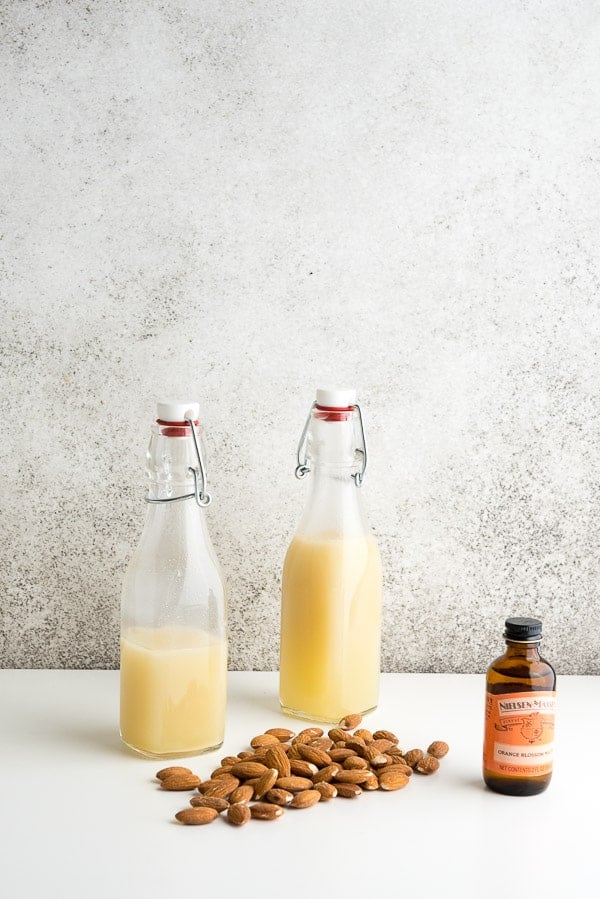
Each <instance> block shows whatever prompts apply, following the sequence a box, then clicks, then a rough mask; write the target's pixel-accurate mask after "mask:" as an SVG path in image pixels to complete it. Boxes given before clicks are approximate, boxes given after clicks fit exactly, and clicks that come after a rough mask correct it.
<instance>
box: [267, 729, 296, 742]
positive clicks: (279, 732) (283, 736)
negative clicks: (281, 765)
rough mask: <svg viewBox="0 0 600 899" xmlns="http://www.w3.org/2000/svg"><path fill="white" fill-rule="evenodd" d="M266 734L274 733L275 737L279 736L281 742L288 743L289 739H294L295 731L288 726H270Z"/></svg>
mask: <svg viewBox="0 0 600 899" xmlns="http://www.w3.org/2000/svg"><path fill="white" fill-rule="evenodd" d="M265 733H266V734H273V736H274V737H277V739H278V740H279V742H280V743H287V742H288V740H291V739H293V737H294V731H293V730H288V729H287V728H286V727H270V728H269V730H266V731H265Z"/></svg>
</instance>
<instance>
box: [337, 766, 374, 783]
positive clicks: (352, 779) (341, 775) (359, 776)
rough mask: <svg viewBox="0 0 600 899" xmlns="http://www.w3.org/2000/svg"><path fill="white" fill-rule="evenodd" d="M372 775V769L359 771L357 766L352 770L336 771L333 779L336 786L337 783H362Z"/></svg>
mask: <svg viewBox="0 0 600 899" xmlns="http://www.w3.org/2000/svg"><path fill="white" fill-rule="evenodd" d="M374 776H375V775H374V774H373V772H372V771H369V770H367V771H365V770H363V771H361V770H360V769H358V768H357V769H355V770H354V771H347V770H344V771H338V773H337V774H336V775H335V777H334V778H333V780H334V783H335V785H336V786H337V785H338V784H363V783H365V781H367V780H369V778H371V777H374Z"/></svg>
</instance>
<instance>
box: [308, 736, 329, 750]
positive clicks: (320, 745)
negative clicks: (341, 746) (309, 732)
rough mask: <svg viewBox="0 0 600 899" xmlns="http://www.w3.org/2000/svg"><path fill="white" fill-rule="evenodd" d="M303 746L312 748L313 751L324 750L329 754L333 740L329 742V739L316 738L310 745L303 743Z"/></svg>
mask: <svg viewBox="0 0 600 899" xmlns="http://www.w3.org/2000/svg"><path fill="white" fill-rule="evenodd" d="M304 745H305V746H312V747H313V748H314V749H324V750H325V752H329V750H330V749H331V747H332V746H333V740H330V739H329V737H318V738H317V739H316V740H311V741H310V743H305V744H304Z"/></svg>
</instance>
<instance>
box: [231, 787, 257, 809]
mask: <svg viewBox="0 0 600 899" xmlns="http://www.w3.org/2000/svg"><path fill="white" fill-rule="evenodd" d="M253 796H254V787H253V786H252V785H251V784H242V785H241V786H239V787H236V788H235V790H234V791H233V793H232V794H231V795H230V797H229V802H230V803H231V805H236V804H239V803H240V802H250V800H251V799H252V797H253Z"/></svg>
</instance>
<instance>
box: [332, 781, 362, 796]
mask: <svg viewBox="0 0 600 899" xmlns="http://www.w3.org/2000/svg"><path fill="white" fill-rule="evenodd" d="M335 788H336V790H337V794H338V796H341V797H342V799H356V797H357V796H360V795H361V794H362V790H361V788H360V787H359V785H358V784H336V785H335Z"/></svg>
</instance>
